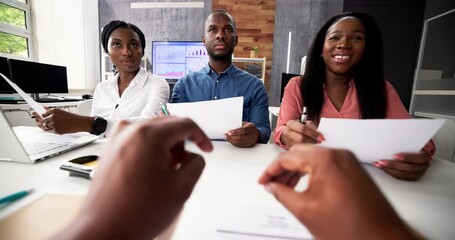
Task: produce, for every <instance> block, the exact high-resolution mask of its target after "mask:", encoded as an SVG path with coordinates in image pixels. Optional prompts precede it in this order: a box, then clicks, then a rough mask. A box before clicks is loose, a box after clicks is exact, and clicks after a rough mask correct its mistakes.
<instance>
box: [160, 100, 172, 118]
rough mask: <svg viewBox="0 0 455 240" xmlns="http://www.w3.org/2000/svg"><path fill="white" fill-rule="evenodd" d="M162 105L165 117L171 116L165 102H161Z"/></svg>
mask: <svg viewBox="0 0 455 240" xmlns="http://www.w3.org/2000/svg"><path fill="white" fill-rule="evenodd" d="M160 104H161V111H162V112H163V113H164V115H166V116H169V115H171V114H170V113H169V110H168V109H167V106H166V103H165V102H161V103H160Z"/></svg>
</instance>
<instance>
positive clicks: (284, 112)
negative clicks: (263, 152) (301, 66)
mask: <svg viewBox="0 0 455 240" xmlns="http://www.w3.org/2000/svg"><path fill="white" fill-rule="evenodd" d="M301 82H302V78H301V77H300V76H297V77H293V78H291V80H289V83H288V84H287V85H286V87H285V89H284V94H283V100H282V102H281V106H280V112H279V113H278V120H277V123H276V128H275V133H274V134H273V140H274V141H275V143H276V144H278V145H279V146H281V147H284V148H286V146H285V145H284V144H283V143H282V142H281V134H282V133H283V130H284V128H285V127H286V123H287V122H288V121H289V120H293V119H300V114H301V113H302V112H301V111H302V93H301V91H300V84H301Z"/></svg>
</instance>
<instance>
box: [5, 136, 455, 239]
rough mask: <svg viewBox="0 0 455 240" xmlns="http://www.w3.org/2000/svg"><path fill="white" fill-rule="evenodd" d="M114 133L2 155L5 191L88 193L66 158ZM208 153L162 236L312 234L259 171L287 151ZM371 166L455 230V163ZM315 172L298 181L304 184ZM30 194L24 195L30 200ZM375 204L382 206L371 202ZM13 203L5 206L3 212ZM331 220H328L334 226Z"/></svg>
mask: <svg viewBox="0 0 455 240" xmlns="http://www.w3.org/2000/svg"><path fill="white" fill-rule="evenodd" d="M107 141H108V140H107V139H103V140H98V141H96V142H94V143H92V144H90V145H88V146H85V147H82V148H79V149H77V150H74V151H71V152H68V153H65V154H62V155H60V156H57V157H54V158H51V159H47V160H45V161H42V162H39V163H37V164H34V165H31V164H21V163H11V162H0V196H5V195H8V194H11V193H13V192H17V191H19V190H24V189H29V188H35V189H37V190H38V192H43V191H45V192H53V193H63V194H78V195H84V194H86V193H87V191H88V189H89V187H90V181H89V180H87V179H83V178H79V177H70V176H69V175H68V172H66V171H63V170H60V169H59V166H60V164H61V163H62V162H63V161H67V160H70V159H73V158H75V157H79V156H85V155H92V154H100V153H101V152H102V150H103V148H104V146H106V142H107ZM213 144H214V151H213V152H211V153H202V152H201V151H200V150H198V149H197V147H196V146H195V145H194V144H192V143H186V147H187V149H189V150H191V151H194V152H197V153H200V154H201V155H203V157H204V159H205V161H206V167H205V169H204V172H203V173H202V176H201V178H200V180H199V182H198V183H197V185H196V186H195V189H194V191H193V193H192V195H191V197H190V198H189V199H188V201H187V203H186V204H185V206H184V208H183V210H182V211H181V213H180V215H179V216H178V217H177V218H176V220H175V221H174V222H173V224H172V225H171V226H170V227H169V228H168V229H167V230H166V231H165V232H164V233H163V234H162V235H161V236H159V237H158V239H308V238H311V235H310V234H309V233H308V232H307V230H306V229H305V228H304V227H303V226H302V225H300V224H299V223H298V222H297V220H296V219H295V218H294V217H293V216H292V215H291V214H290V213H289V212H288V211H287V210H286V209H284V207H282V206H281V205H280V204H279V203H278V202H277V201H276V200H275V199H274V197H273V196H272V195H270V194H269V193H267V192H266V191H265V190H264V188H263V186H261V185H260V184H258V183H257V179H258V177H259V175H260V174H261V173H262V171H263V170H264V169H265V167H266V166H267V165H268V164H269V163H270V162H272V161H273V160H274V158H275V157H276V156H277V155H278V154H279V153H280V152H282V151H284V150H283V149H281V148H280V147H278V146H276V145H274V144H257V145H256V146H255V147H253V148H247V149H245V148H236V147H234V146H232V145H231V144H229V143H227V142H222V141H214V142H213ZM363 167H364V169H365V170H366V171H367V172H368V173H369V175H370V176H371V177H372V178H373V180H374V181H375V182H376V184H377V185H378V186H379V187H380V189H381V191H382V192H383V193H384V194H385V196H386V198H387V199H388V200H389V201H390V202H391V204H392V206H393V207H394V208H395V209H396V211H397V212H398V213H399V215H400V216H401V217H402V218H403V219H404V220H405V222H406V223H407V224H408V225H409V226H410V227H412V228H413V229H415V230H416V231H418V232H419V233H421V234H422V235H423V236H425V237H427V238H428V239H454V238H455V227H453V226H454V225H455V164H453V163H451V162H447V161H443V160H434V161H433V162H432V163H431V167H430V168H429V169H428V171H427V173H426V174H425V175H424V176H423V177H422V178H421V179H420V180H418V181H415V182H407V181H400V180H397V179H394V178H392V177H390V176H389V175H387V174H385V173H384V172H383V171H382V170H380V169H377V168H375V167H374V166H372V165H368V164H364V165H363ZM307 181H308V177H303V178H302V179H301V181H300V182H299V184H298V188H300V189H301V190H304V189H305V187H306V184H307ZM27 198H31V196H30V197H26V198H25V199H23V200H20V201H26V199H27ZM20 201H19V202H20ZM371 207H372V208H373V207H374V206H371ZM5 210H7V209H0V213H1V212H2V211H5ZM330 227H331V226H327V228H328V229H330Z"/></svg>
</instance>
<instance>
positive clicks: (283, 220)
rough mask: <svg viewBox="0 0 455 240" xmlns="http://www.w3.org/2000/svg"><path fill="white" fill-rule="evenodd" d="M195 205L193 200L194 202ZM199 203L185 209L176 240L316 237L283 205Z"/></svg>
mask: <svg viewBox="0 0 455 240" xmlns="http://www.w3.org/2000/svg"><path fill="white" fill-rule="evenodd" d="M190 201H191V200H190ZM275 203H276V204H247V203H232V202H230V203H227V202H217V203H213V202H199V203H194V202H193V203H190V205H191V207H190V208H188V206H187V205H186V206H185V209H184V211H183V214H182V215H181V216H180V219H179V221H178V224H177V226H176V231H175V232H174V234H173V236H172V239H173V240H199V239H217V240H227V239H229V240H258V239H267V240H285V239H289V240H291V239H292V240H305V239H313V238H314V237H313V236H312V235H311V233H310V232H309V231H308V229H307V228H306V227H305V226H304V225H303V224H302V223H300V222H299V221H298V220H297V218H296V217H295V216H294V215H292V214H291V213H290V212H289V211H288V210H287V209H286V208H284V207H283V206H282V205H281V204H280V203H278V202H275Z"/></svg>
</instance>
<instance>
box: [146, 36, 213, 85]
mask: <svg viewBox="0 0 455 240" xmlns="http://www.w3.org/2000/svg"><path fill="white" fill-rule="evenodd" d="M208 61H209V57H208V54H207V50H206V49H205V46H204V45H203V44H202V42H200V41H153V42H152V73H154V74H157V75H160V76H163V77H164V78H166V79H167V80H178V79H180V78H181V77H183V76H184V75H185V74H187V73H189V72H195V71H198V70H200V69H201V68H203V67H204V66H205V64H207V62H208Z"/></svg>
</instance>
